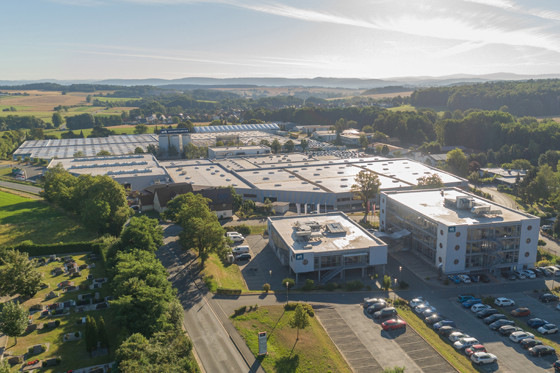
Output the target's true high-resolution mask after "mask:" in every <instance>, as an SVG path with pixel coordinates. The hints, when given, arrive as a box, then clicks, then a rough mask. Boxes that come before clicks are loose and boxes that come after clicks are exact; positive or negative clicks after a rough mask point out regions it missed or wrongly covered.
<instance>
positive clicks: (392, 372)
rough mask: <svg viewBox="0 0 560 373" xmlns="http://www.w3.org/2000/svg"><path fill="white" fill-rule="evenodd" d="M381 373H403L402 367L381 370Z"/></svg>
mask: <svg viewBox="0 0 560 373" xmlns="http://www.w3.org/2000/svg"><path fill="white" fill-rule="evenodd" d="M383 373H404V367H393V368H386V369H383Z"/></svg>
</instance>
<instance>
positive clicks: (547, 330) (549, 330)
mask: <svg viewBox="0 0 560 373" xmlns="http://www.w3.org/2000/svg"><path fill="white" fill-rule="evenodd" d="M537 331H538V332H539V333H541V334H555V333H558V327H557V326H556V325H554V324H544V325H543V326H541V327H540V328H538V329H537Z"/></svg>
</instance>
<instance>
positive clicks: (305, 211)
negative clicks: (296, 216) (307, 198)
mask: <svg viewBox="0 0 560 373" xmlns="http://www.w3.org/2000/svg"><path fill="white" fill-rule="evenodd" d="M303 213H304V214H306V215H307V202H306V203H304V204H303Z"/></svg>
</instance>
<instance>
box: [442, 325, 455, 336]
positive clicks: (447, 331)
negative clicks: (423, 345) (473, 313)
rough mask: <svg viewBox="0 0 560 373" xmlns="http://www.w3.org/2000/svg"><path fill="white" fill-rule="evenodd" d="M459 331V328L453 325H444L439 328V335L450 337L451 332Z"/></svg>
mask: <svg viewBox="0 0 560 373" xmlns="http://www.w3.org/2000/svg"><path fill="white" fill-rule="evenodd" d="M454 332H458V330H457V329H456V328H455V327H453V326H442V327H441V328H439V329H438V331H437V333H438V335H440V336H442V337H449V336H450V335H451V333H454Z"/></svg>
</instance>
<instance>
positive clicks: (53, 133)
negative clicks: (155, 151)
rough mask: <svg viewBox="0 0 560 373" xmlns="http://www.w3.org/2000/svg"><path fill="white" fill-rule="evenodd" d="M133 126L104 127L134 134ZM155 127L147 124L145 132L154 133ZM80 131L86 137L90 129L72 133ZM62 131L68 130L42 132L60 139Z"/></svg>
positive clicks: (117, 132) (118, 132)
mask: <svg viewBox="0 0 560 373" xmlns="http://www.w3.org/2000/svg"><path fill="white" fill-rule="evenodd" d="M134 127H135V126H133V125H122V126H113V127H105V128H107V129H108V130H111V131H115V133H116V134H117V135H132V134H134ZM157 127H158V128H161V125H158V126H157ZM155 128H156V125H149V126H148V132H147V133H154V130H155ZM80 131H82V132H83V134H84V136H85V137H87V136H89V135H90V134H91V131H92V129H91V128H86V129H84V130H74V133H77V134H79V133H80ZM63 132H68V130H54V129H52V130H45V131H44V133H45V135H50V136H56V138H58V139H60V135H61V134H62V133H63Z"/></svg>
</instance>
